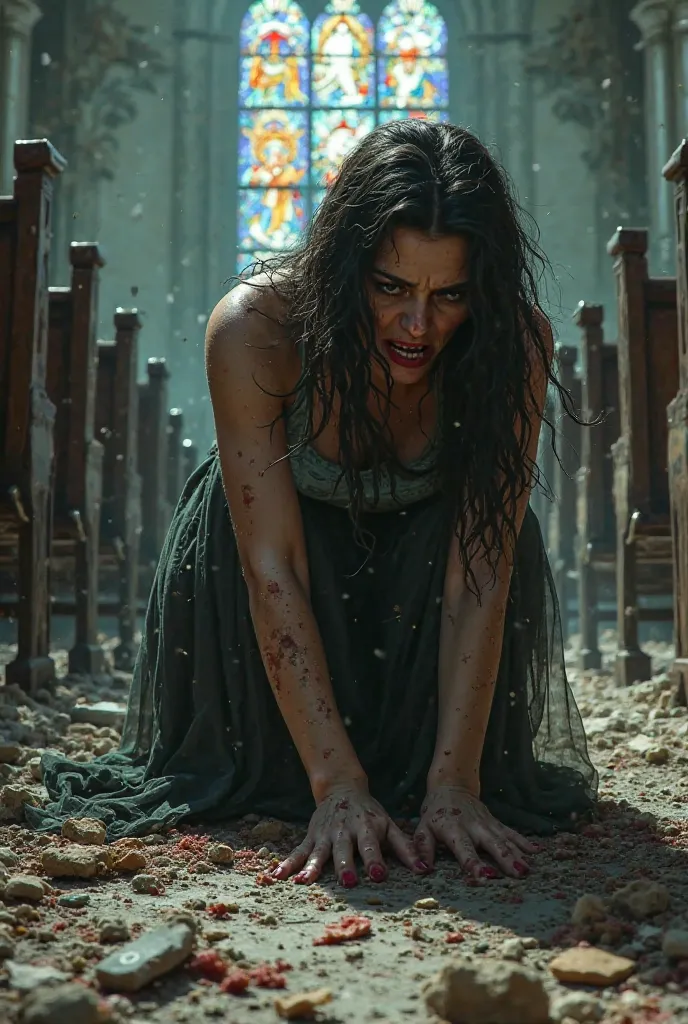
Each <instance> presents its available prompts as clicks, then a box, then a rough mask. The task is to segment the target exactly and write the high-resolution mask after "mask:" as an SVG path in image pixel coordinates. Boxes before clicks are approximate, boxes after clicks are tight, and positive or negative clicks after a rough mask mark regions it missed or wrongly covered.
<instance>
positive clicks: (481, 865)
mask: <svg viewBox="0 0 688 1024" xmlns="http://www.w3.org/2000/svg"><path fill="white" fill-rule="evenodd" d="M414 840H415V844H416V849H417V851H418V855H419V856H420V857H421V858H422V860H423V861H424V862H425V863H426V864H428V865H430V866H431V867H432V865H433V864H434V860H435V848H436V845H437V842H438V841H439V842H441V843H444V845H445V846H446V847H448V848H449V850H451V852H452V853H453V854H454V856H455V857H456V859H457V860H458V862H459V864H460V865H461V867H462V868H463V869H464V871H465V872H466V874H468V875H471V876H472V877H473V878H498V877H499V873H498V872H497V871H495V869H494V868H493V867H491V866H490V865H489V864H486V863H485V862H484V861H483V860H481V859H480V856H479V853H478V851H482V852H483V853H486V854H488V855H489V856H490V857H491V858H492V859H493V860H494V861H495V863H496V864H498V865H499V867H500V868H501V869H502V871H503V872H504V874H505V875H511V876H512V878H524V877H525V875H527V874H528V872H529V867H528V863H527V861H526V860H525V858H524V854H526V853H535V852H536V851H537V849H538V848H537V846H535V845H534V844H533V843H530V842H529V841H528V840H527V839H524V838H523V836H521V835H519V834H518V832H514V830H513V829H510V828H507V826H506V825H502V823H501V822H499V821H497V819H496V818H493V817H492V815H491V814H490V812H489V811H488V809H487V807H486V806H485V804H483V803H482V802H481V800H480V798H479V797H478V796H476V795H475V794H474V793H472V792H471V791H470V790H469V789H467V788H464V787H463V786H449V785H444V786H438V787H436V788H433V789H431V790H428V793H427V796H426V798H425V801H424V803H423V806H422V808H421V817H420V822H419V824H418V827H417V829H416V832H415V836H414Z"/></svg>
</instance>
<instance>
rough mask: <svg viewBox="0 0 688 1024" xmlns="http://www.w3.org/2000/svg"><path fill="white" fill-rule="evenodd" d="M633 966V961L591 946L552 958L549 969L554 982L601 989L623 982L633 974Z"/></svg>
mask: <svg viewBox="0 0 688 1024" xmlns="http://www.w3.org/2000/svg"><path fill="white" fill-rule="evenodd" d="M635 966H636V965H635V962H634V961H633V960H629V959H628V958H627V957H624V956H616V955H615V954H614V953H607V952H606V951H605V950H603V949H597V948H596V947H595V946H576V947H574V948H573V949H567V950H565V952H563V953H561V954H560V955H559V956H556V957H555V958H554V960H552V961H551V962H550V965H549V969H550V971H551V972H552V974H553V975H554V977H555V978H556V979H557V981H564V982H568V983H573V984H577V985H597V986H599V987H601V988H603V987H605V986H607V985H616V984H617V983H618V982H620V981H625V980H626V978H629V977H630V976H631V974H633V972H634V970H635Z"/></svg>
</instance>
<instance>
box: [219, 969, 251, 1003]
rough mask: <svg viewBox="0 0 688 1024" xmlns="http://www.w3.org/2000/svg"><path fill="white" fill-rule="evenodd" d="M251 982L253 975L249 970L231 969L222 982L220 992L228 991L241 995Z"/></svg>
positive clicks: (234, 994) (231, 993) (230, 993)
mask: <svg viewBox="0 0 688 1024" xmlns="http://www.w3.org/2000/svg"><path fill="white" fill-rule="evenodd" d="M250 984H251V976H250V974H249V973H248V971H242V970H240V969H239V968H236V969H235V970H233V971H230V972H229V974H228V975H227V976H226V978H225V979H224V981H222V982H221V983H220V992H227V993H228V994H229V995H232V996H240V995H242V993H244V992H245V991H246V989H247V988H248V987H249V985H250Z"/></svg>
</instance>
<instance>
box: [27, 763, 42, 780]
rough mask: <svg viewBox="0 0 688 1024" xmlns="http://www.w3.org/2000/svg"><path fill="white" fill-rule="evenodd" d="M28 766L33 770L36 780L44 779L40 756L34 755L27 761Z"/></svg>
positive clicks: (32, 774) (32, 773)
mask: <svg viewBox="0 0 688 1024" xmlns="http://www.w3.org/2000/svg"><path fill="white" fill-rule="evenodd" d="M26 767H27V768H28V769H29V771H30V772H31V778H32V779H35V780H36V782H41V781H42V780H43V769H42V767H41V759H40V757H32V758H31V760H30V761H27V762H26Z"/></svg>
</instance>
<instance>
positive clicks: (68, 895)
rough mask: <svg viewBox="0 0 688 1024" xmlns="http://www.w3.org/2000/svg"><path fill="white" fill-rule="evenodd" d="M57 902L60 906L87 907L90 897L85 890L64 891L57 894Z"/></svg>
mask: <svg viewBox="0 0 688 1024" xmlns="http://www.w3.org/2000/svg"><path fill="white" fill-rule="evenodd" d="M57 902H58V903H59V905H60V906H61V907H76V908H78V907H87V906H88V904H89V903H90V902H91V897H90V895H89V894H88V893H87V892H65V893H63V894H62V896H58V898H57Z"/></svg>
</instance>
